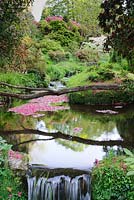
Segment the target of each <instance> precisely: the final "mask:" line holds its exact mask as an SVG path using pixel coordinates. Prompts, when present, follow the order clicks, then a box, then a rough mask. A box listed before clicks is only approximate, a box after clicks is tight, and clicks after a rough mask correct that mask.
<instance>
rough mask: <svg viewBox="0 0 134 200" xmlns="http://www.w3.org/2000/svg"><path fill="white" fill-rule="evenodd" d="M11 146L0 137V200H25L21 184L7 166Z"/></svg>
mask: <svg viewBox="0 0 134 200" xmlns="http://www.w3.org/2000/svg"><path fill="white" fill-rule="evenodd" d="M10 149H11V145H8V144H7V143H6V141H5V140H3V139H2V138H1V137H0V199H2V200H8V199H11V200H19V199H21V200H26V199H27V195H26V194H25V191H24V188H23V186H22V182H21V180H20V178H19V177H18V176H16V175H15V174H13V171H12V170H11V169H10V168H9V166H8V151H9V150H10Z"/></svg>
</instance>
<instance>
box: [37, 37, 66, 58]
mask: <svg viewBox="0 0 134 200" xmlns="http://www.w3.org/2000/svg"><path fill="white" fill-rule="evenodd" d="M39 47H40V48H41V51H42V53H43V54H45V53H47V52H48V51H50V50H51V51H57V50H59V51H63V48H62V47H61V45H60V42H59V41H56V40H52V39H50V38H48V37H45V38H44V39H43V40H41V41H40V43H39Z"/></svg>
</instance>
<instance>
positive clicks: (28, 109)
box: [8, 95, 69, 116]
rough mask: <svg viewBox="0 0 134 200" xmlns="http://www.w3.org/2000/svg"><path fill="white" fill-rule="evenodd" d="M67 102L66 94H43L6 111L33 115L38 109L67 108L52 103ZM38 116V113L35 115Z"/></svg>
mask: <svg viewBox="0 0 134 200" xmlns="http://www.w3.org/2000/svg"><path fill="white" fill-rule="evenodd" d="M62 102H68V97H67V96H66V95H60V96H56V95H55V96H51V95H50V96H44V97H40V98H37V99H32V100H31V101H29V102H28V103H27V104H23V105H21V106H17V107H14V108H10V109H9V110H8V111H11V112H15V113H18V114H21V115H24V116H29V115H35V113H36V114H38V113H37V112H40V111H58V110H66V109H69V107H67V106H56V105H52V104H55V103H62ZM37 116H38V115H37Z"/></svg>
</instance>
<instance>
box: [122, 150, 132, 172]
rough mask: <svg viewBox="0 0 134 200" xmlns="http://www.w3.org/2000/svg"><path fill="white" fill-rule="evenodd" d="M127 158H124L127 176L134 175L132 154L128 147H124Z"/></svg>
mask: <svg viewBox="0 0 134 200" xmlns="http://www.w3.org/2000/svg"><path fill="white" fill-rule="evenodd" d="M124 151H125V153H126V156H127V158H125V159H124V161H125V163H126V165H127V166H128V173H127V175H128V176H134V154H133V153H132V152H131V151H129V150H128V149H124Z"/></svg>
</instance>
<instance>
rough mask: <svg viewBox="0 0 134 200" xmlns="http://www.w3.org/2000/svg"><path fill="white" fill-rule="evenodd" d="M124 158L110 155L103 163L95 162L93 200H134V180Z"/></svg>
mask: <svg viewBox="0 0 134 200" xmlns="http://www.w3.org/2000/svg"><path fill="white" fill-rule="evenodd" d="M127 170H128V169H127V166H126V164H125V163H124V162H123V157H121V156H120V157H117V156H116V157H115V156H114V155H112V156H111V155H109V156H108V157H107V158H105V159H104V160H103V161H100V162H99V161H98V160H96V161H95V167H94V169H93V172H92V199H93V200H104V199H105V200H121V199H122V200H127V199H129V200H133V199H134V179H132V178H130V177H128V176H127V175H126V174H127Z"/></svg>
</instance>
